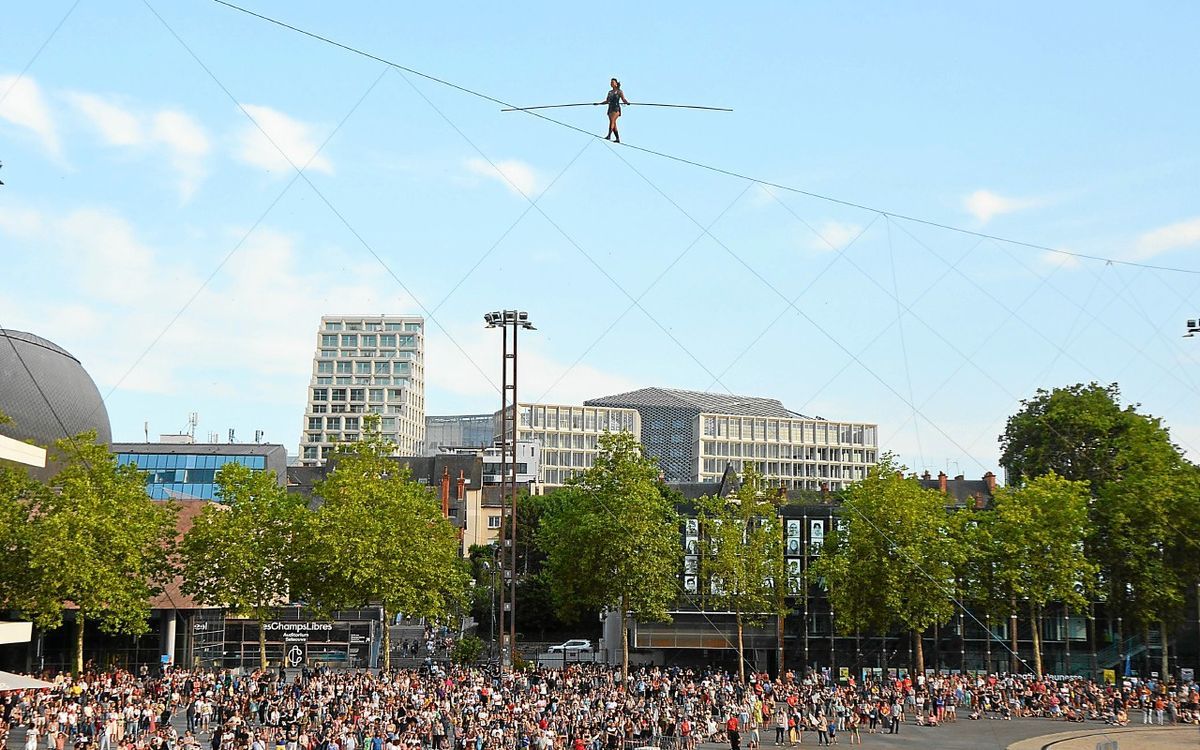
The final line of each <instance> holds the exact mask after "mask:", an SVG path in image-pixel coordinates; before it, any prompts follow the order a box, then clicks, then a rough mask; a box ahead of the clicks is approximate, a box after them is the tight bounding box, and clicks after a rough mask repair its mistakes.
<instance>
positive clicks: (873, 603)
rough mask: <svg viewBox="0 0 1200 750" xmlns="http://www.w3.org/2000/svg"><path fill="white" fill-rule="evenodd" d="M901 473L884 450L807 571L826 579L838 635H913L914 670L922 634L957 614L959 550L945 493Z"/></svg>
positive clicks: (920, 661)
mask: <svg viewBox="0 0 1200 750" xmlns="http://www.w3.org/2000/svg"><path fill="white" fill-rule="evenodd" d="M904 471H905V469H904V467H903V466H901V465H900V464H898V463H896V461H895V459H894V458H893V457H892V456H891V455H887V454H885V455H884V456H883V458H882V459H881V461H880V463H879V465H878V466H876V467H873V468H872V469H871V471H870V472H869V473H868V475H867V478H866V479H864V480H862V481H861V482H857V483H855V484H853V485H851V486H850V487H849V488H848V489H846V490H845V491H844V493H843V503H844V511H843V516H844V518H845V519H846V527H845V530H844V532H842V533H834V534H833V535H832V536H831V537H829V538H827V539H826V543H825V548H824V550H822V554H821V556H820V557H819V558H817V560H816V561H815V562H814V563H813V565H812V568H811V571H812V573H813V575H814V576H816V577H818V578H821V579H824V580H825V582H826V585H827V588H828V589H829V600H830V603H831V604H832V605H833V611H834V618H835V624H836V625H837V628H838V630H839V631H840V632H842V633H847V634H848V633H853V632H854V631H856V630H874V631H877V632H887V631H888V630H891V629H893V628H902V629H904V630H906V631H908V632H910V633H911V635H912V637H913V640H914V641H915V645H916V652H915V664H914V665H913V668H914V669H915V671H916V672H917V674H923V673H924V670H925V653H924V648H923V644H922V638H921V634H922V633H924V632H925V630H927V629H928V628H930V627H932V626H933V625H935V624H939V623H944V622H946V621H947V620H949V619H950V617H951V615H953V614H954V602H953V599H952V594H953V591H952V589H951V588H950V587H951V586H952V582H953V581H954V576H955V571H956V569H958V567H959V561H960V559H961V556H962V554H963V547H962V545H961V544H960V543H959V541H958V540H957V539H955V538H954V537H953V536H952V530H953V528H952V523H951V521H950V518H949V513H948V512H947V510H946V506H945V498H944V497H943V496H942V495H941V493H939V492H937V491H936V490H927V489H925V488H923V487H921V485H920V483H919V482H918V481H917V480H916V479H915V478H908V479H906V478H904V476H903V473H904Z"/></svg>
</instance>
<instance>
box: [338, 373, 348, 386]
mask: <svg viewBox="0 0 1200 750" xmlns="http://www.w3.org/2000/svg"><path fill="white" fill-rule="evenodd" d="M336 380H337V384H338V385H350V376H349V375H339V376H338V377H337V379H336Z"/></svg>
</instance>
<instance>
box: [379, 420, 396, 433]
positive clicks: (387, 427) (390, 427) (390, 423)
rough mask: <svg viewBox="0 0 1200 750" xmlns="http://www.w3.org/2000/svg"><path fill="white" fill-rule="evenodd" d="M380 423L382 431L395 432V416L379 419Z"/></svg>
mask: <svg viewBox="0 0 1200 750" xmlns="http://www.w3.org/2000/svg"><path fill="white" fill-rule="evenodd" d="M381 424H382V429H383V431H384V432H395V431H396V418H395V417H384V418H383V419H382V420H381Z"/></svg>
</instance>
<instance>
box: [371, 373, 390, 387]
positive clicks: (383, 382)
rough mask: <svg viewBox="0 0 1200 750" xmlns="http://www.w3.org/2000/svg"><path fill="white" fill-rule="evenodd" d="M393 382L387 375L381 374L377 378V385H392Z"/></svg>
mask: <svg viewBox="0 0 1200 750" xmlns="http://www.w3.org/2000/svg"><path fill="white" fill-rule="evenodd" d="M391 384H392V379H391V378H389V377H387V376H386V375H381V376H379V377H377V378H375V385H391Z"/></svg>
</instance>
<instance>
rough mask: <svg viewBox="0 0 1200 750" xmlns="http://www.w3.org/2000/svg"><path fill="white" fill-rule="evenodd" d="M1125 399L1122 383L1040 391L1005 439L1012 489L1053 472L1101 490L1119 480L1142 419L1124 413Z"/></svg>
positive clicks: (1010, 423)
mask: <svg viewBox="0 0 1200 750" xmlns="http://www.w3.org/2000/svg"><path fill="white" fill-rule="evenodd" d="M1120 397H1121V391H1120V388H1119V387H1118V386H1117V384H1116V383H1113V384H1111V385H1108V386H1101V385H1098V384H1097V383H1089V384H1088V385H1084V384H1082V383H1079V384H1076V385H1073V386H1068V387H1066V388H1055V389H1053V390H1050V391H1047V390H1043V389H1040V388H1039V389H1038V391H1037V394H1036V395H1035V396H1034V397H1033V398H1032V399H1026V400H1024V401H1022V402H1021V410H1020V411H1018V412H1017V413H1016V414H1014V415H1012V416H1011V417H1009V418H1008V423H1007V425H1006V426H1005V430H1004V434H1003V435H1001V436H1000V448H1001V455H1000V464H1001V465H1002V466H1003V467H1004V469H1005V472H1006V476H1005V479H1006V480H1007V483H1008V484H1009V485H1011V486H1016V485H1020V484H1022V483H1023V482H1025V481H1026V480H1028V479H1032V478H1035V477H1040V476H1042V475H1044V474H1048V473H1050V472H1051V471H1053V472H1054V473H1056V474H1058V475H1059V476H1061V477H1063V478H1064V479H1070V480H1074V481H1080V480H1084V481H1087V482H1089V483H1090V484H1091V486H1092V489H1093V490H1095V489H1096V488H1097V487H1100V486H1101V485H1103V484H1104V483H1105V482H1109V481H1112V480H1114V479H1117V478H1119V473H1118V471H1117V465H1116V464H1117V460H1116V456H1117V452H1118V449H1119V448H1120V446H1121V445H1122V444H1123V443H1124V441H1125V439H1126V437H1127V435H1128V432H1129V428H1130V425H1131V423H1132V422H1133V421H1135V418H1136V417H1137V416H1138V415H1137V413H1136V410H1135V409H1134V407H1132V406H1131V407H1128V408H1125V409H1122V408H1121V405H1120Z"/></svg>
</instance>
